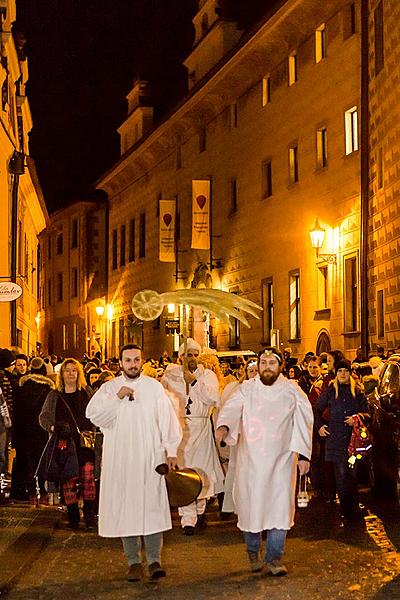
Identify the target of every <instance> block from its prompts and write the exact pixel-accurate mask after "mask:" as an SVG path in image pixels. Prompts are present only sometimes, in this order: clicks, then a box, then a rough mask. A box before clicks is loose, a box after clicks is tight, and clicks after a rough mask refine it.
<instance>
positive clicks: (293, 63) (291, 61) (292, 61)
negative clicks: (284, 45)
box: [288, 53, 298, 85]
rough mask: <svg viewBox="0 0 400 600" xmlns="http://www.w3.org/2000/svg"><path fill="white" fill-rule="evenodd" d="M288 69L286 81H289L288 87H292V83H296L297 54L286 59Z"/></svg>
mask: <svg viewBox="0 0 400 600" xmlns="http://www.w3.org/2000/svg"><path fill="white" fill-rule="evenodd" d="M288 69H289V74H288V77H289V79H288V81H289V85H293V84H294V83H296V81H297V75H298V73H297V54H296V53H293V54H291V55H290V56H289V57H288Z"/></svg>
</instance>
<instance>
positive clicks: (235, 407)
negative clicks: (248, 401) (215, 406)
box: [217, 385, 244, 446]
mask: <svg viewBox="0 0 400 600" xmlns="http://www.w3.org/2000/svg"><path fill="white" fill-rule="evenodd" d="M243 403H244V396H243V391H242V386H241V385H239V386H238V388H237V389H236V390H235V391H234V392H233V394H232V395H231V396H229V398H228V399H227V401H226V402H225V403H224V405H223V406H222V408H221V412H220V413H219V417H218V421H217V428H218V427H222V426H223V425H225V427H228V429H229V432H228V435H227V437H226V438H225V442H226V443H227V444H228V446H234V445H235V444H236V443H237V441H238V437H239V433H240V428H241V425H242V413H243Z"/></svg>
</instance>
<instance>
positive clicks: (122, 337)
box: [118, 317, 125, 348]
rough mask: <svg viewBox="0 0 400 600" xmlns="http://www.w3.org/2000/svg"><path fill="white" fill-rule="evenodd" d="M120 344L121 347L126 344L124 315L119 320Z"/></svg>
mask: <svg viewBox="0 0 400 600" xmlns="http://www.w3.org/2000/svg"><path fill="white" fill-rule="evenodd" d="M118 344H119V347H120V348H121V346H123V345H124V344H125V326H124V317H121V318H120V320H119V321H118Z"/></svg>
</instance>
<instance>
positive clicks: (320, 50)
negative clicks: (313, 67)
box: [315, 24, 326, 63]
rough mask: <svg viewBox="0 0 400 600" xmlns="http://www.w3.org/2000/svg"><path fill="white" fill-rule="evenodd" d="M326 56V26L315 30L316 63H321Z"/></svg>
mask: <svg viewBox="0 0 400 600" xmlns="http://www.w3.org/2000/svg"><path fill="white" fill-rule="evenodd" d="M325 56H326V29H325V24H324V25H320V26H319V27H318V29H316V30H315V62H316V63H319V62H321V60H322V59H323V58H325Z"/></svg>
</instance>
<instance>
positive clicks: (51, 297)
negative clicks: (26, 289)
mask: <svg viewBox="0 0 400 600" xmlns="http://www.w3.org/2000/svg"><path fill="white" fill-rule="evenodd" d="M106 231H107V209H106V205H105V204H104V203H102V202H96V201H77V202H74V203H72V204H71V205H70V206H67V207H66V208H63V209H61V210H59V211H57V212H55V213H53V214H52V215H51V216H50V223H49V226H48V227H47V228H46V229H45V230H44V231H43V232H42V233H41V235H40V247H41V259H42V268H41V307H40V312H41V315H42V319H41V326H40V335H41V340H42V343H43V350H44V351H45V352H47V353H50V354H57V355H58V356H62V357H64V358H65V357H75V358H82V356H83V355H84V354H85V353H86V354H89V355H92V354H94V353H95V352H97V351H100V352H104V347H103V344H104V335H105V332H104V329H103V322H102V318H101V317H102V316H103V315H101V316H100V315H98V313H97V312H96V308H97V307H98V305H100V306H104V305H105V302H106V280H107V268H106V248H107V241H106Z"/></svg>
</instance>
